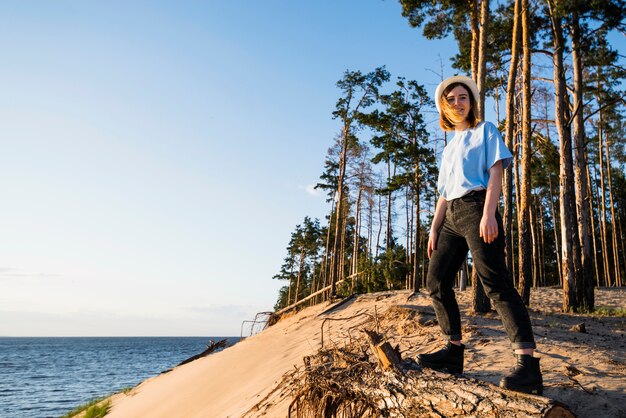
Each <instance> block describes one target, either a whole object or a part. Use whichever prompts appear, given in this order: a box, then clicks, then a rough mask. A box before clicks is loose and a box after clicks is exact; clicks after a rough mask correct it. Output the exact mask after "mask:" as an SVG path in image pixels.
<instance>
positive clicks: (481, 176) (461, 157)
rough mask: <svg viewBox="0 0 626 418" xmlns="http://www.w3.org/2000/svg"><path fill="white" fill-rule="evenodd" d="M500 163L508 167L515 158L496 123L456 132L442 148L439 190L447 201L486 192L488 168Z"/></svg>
mask: <svg viewBox="0 0 626 418" xmlns="http://www.w3.org/2000/svg"><path fill="white" fill-rule="evenodd" d="M500 160H502V168H506V167H508V165H509V164H510V163H511V161H512V160H513V155H512V154H511V151H509V149H508V148H507V147H506V145H505V144H504V141H503V140H502V136H501V135H500V132H498V128H496V127H495V126H494V124H493V123H491V122H482V123H480V124H478V126H477V127H476V128H473V129H472V128H470V129H466V130H464V131H461V132H455V134H454V138H452V140H451V141H450V142H448V145H446V147H445V148H444V149H443V156H442V157H441V166H440V167H439V181H438V185H437V189H438V190H439V193H440V194H441V196H443V197H444V198H445V199H446V200H452V199H457V198H459V197H461V196H465V195H466V194H467V193H469V192H471V191H473V190H483V189H487V183H488V182H489V169H490V168H491V167H493V165H494V164H495V163H497V162H498V161H500Z"/></svg>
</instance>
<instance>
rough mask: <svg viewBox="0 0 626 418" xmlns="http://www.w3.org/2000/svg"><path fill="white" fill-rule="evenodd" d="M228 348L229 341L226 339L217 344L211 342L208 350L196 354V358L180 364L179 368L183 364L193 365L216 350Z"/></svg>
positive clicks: (192, 357)
mask: <svg viewBox="0 0 626 418" xmlns="http://www.w3.org/2000/svg"><path fill="white" fill-rule="evenodd" d="M227 346H228V341H227V340H226V339H223V340H219V341H218V342H215V341H213V340H209V344H207V346H206V350H204V351H203V352H201V353H199V354H196V355H195V356H191V357H189V358H188V359H187V360H183V361H182V362H180V363H179V364H178V366H182V365H183V364H187V363H191V362H192V361H194V360H198V359H199V358H202V357H206V356H208V355H209V354H211V353H213V352H214V351H215V350H219V349H220V348H226V347H227Z"/></svg>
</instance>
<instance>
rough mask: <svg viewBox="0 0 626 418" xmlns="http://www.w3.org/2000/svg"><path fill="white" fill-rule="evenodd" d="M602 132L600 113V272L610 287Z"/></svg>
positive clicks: (610, 273) (611, 272)
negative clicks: (601, 271)
mask: <svg viewBox="0 0 626 418" xmlns="http://www.w3.org/2000/svg"><path fill="white" fill-rule="evenodd" d="M603 154H604V130H603V127H602V112H600V116H599V118H598V160H599V162H600V191H599V194H600V241H601V242H602V266H603V268H602V270H603V273H604V274H603V276H604V285H605V286H610V285H611V275H612V274H613V270H612V269H611V268H609V252H608V249H607V228H606V185H605V179H604V155H603Z"/></svg>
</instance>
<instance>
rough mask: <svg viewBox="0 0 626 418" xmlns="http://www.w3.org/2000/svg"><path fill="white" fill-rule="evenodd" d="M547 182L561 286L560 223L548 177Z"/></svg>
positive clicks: (560, 283) (561, 283) (550, 179)
mask: <svg viewBox="0 0 626 418" xmlns="http://www.w3.org/2000/svg"><path fill="white" fill-rule="evenodd" d="M548 182H549V183H550V210H551V212H552V222H553V223H554V249H555V250H556V266H557V270H558V272H559V285H560V286H563V266H562V264H561V250H560V245H559V232H558V227H559V224H560V222H558V220H559V218H557V213H556V211H555V210H554V191H553V189H552V176H551V175H550V176H548Z"/></svg>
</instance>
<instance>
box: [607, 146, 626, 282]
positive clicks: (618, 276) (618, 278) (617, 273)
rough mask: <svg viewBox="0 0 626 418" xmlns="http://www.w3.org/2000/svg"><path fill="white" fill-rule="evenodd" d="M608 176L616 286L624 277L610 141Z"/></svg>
mask: <svg viewBox="0 0 626 418" xmlns="http://www.w3.org/2000/svg"><path fill="white" fill-rule="evenodd" d="M605 145H606V178H607V180H608V182H609V204H610V207H611V232H612V233H611V238H612V241H613V266H614V268H615V286H621V285H622V278H621V274H620V268H619V264H620V263H619V250H618V249H617V222H616V221H615V203H614V202H613V180H612V177H611V153H610V152H609V146H610V145H609V141H608V139H607V141H606V144H605Z"/></svg>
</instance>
